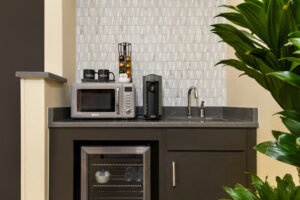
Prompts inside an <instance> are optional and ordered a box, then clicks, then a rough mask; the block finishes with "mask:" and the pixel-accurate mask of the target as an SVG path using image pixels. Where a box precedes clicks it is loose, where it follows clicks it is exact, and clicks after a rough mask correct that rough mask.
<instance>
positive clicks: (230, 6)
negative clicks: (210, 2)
mask: <svg viewBox="0 0 300 200" xmlns="http://www.w3.org/2000/svg"><path fill="white" fill-rule="evenodd" d="M219 7H224V8H229V9H231V10H235V11H238V9H237V8H236V7H235V6H232V5H220V6H219Z"/></svg>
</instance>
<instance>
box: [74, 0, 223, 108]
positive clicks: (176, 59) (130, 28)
mask: <svg viewBox="0 0 300 200" xmlns="http://www.w3.org/2000/svg"><path fill="white" fill-rule="evenodd" d="M225 3H226V0H77V26H76V28H77V30H76V31H77V78H76V80H77V82H80V81H81V78H82V71H83V69H85V68H88V69H100V68H102V69H109V70H110V71H113V72H114V73H115V74H116V75H117V74H118V48H117V44H118V43H119V42H130V43H132V45H133V47H132V48H133V55H132V70H133V72H132V73H133V74H132V76H133V82H134V83H135V84H136V90H137V99H138V105H142V77H143V76H144V75H147V74H151V73H155V74H159V75H162V77H163V102H164V105H165V106H186V105H187V91H188V88H189V87H190V86H195V87H197V88H198V90H199V95H200V99H201V100H205V101H206V105H214V106H222V105H225V104H226V71H225V69H223V68H222V67H214V64H215V63H217V62H218V61H219V60H221V59H224V58H225V57H226V46H225V45H224V44H223V43H218V41H219V38H218V37H217V36H215V35H214V34H212V33H211V32H210V29H211V27H210V25H211V24H213V23H216V22H223V21H222V19H220V18H214V16H215V15H217V14H218V13H219V12H221V11H222V8H218V6H219V5H222V4H225Z"/></svg>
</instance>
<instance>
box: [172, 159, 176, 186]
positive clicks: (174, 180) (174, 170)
mask: <svg viewBox="0 0 300 200" xmlns="http://www.w3.org/2000/svg"><path fill="white" fill-rule="evenodd" d="M172 168H173V175H172V177H173V181H172V186H173V187H176V163H175V161H173V162H172Z"/></svg>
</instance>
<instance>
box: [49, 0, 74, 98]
mask: <svg viewBox="0 0 300 200" xmlns="http://www.w3.org/2000/svg"><path fill="white" fill-rule="evenodd" d="M45 72H51V73H54V74H57V75H59V76H63V77H65V78H67V79H68V83H67V84H65V87H66V88H69V84H71V83H73V82H75V79H76V0H63V1H62V0H45ZM65 91H66V93H65V96H66V97H67V99H68V100H69V99H70V91H69V90H68V89H66V90H65Z"/></svg>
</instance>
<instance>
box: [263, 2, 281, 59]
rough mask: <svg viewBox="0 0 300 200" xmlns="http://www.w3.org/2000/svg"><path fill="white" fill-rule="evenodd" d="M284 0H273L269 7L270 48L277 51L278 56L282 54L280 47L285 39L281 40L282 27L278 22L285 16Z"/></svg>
mask: <svg viewBox="0 0 300 200" xmlns="http://www.w3.org/2000/svg"><path fill="white" fill-rule="evenodd" d="M282 7H283V2H282V1H277V0H272V1H270V2H269V6H268V9H267V13H268V32H269V37H270V44H269V46H270V48H271V49H272V50H273V51H274V52H275V54H276V55H277V56H280V47H281V46H282V45H283V44H282V43H283V42H284V41H282V40H280V39H279V37H280V34H281V27H280V26H278V24H279V23H280V22H281V21H282V18H283V9H282Z"/></svg>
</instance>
